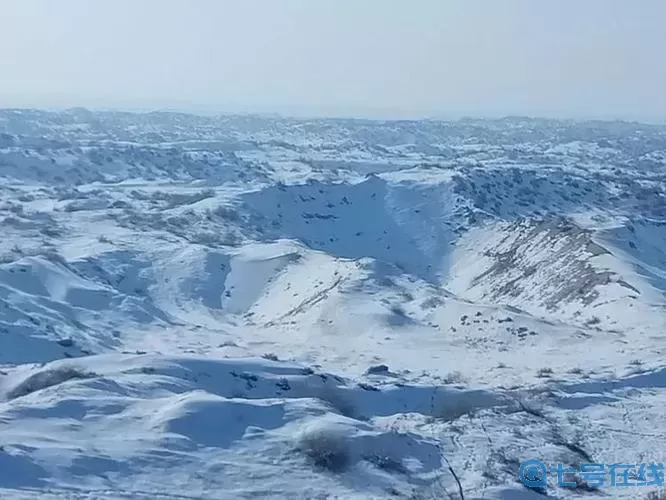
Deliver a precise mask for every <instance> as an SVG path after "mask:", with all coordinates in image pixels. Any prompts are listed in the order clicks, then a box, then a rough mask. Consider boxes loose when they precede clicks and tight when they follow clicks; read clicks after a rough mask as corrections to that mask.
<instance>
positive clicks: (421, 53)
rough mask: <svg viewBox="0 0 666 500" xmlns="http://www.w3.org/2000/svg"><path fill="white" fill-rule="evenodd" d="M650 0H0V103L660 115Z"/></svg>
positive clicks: (665, 61) (661, 88)
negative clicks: (0, 48)
mask: <svg viewBox="0 0 666 500" xmlns="http://www.w3.org/2000/svg"><path fill="white" fill-rule="evenodd" d="M664 19H666V1H664V0H636V1H631V0H235V1H231V0H57V1H55V0H0V47H2V50H0V107H49V108H53V107H56V108H62V107H73V106H84V107H89V108H106V109H108V108H120V109H178V110H186V111H195V112H210V113H217V112H251V113H256V112H259V113H280V114H288V115H296V116H300V115H310V116H315V115H328V116H365V117H371V118H372V117H381V118H392V117H394V118H405V117H421V116H424V117H456V116H463V115H465V116H503V115H529V116H554V117H563V118H605V119H613V118H623V119H639V120H657V121H664V120H666V55H665V53H666V29H664Z"/></svg>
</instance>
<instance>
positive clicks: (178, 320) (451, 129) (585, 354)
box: [0, 109, 666, 499]
mask: <svg viewBox="0 0 666 500" xmlns="http://www.w3.org/2000/svg"><path fill="white" fill-rule="evenodd" d="M665 152H666V128H664V127H658V126H648V125H641V124H633V123H602V122H582V123H577V122H564V121H561V122H560V121H549V120H531V119H527V118H507V119H504V120H494V121H483V120H461V121H458V122H437V121H401V122H373V121H364V120H293V119H287V118H265V117H261V116H222V117H197V116H189V115H185V114H176V113H148V114H141V115H139V114H131V113H116V112H104V113H101V112H99V113H98V112H90V111H87V110H82V109H74V110H69V111H63V112H59V113H50V112H43V111H38V110H0V178H2V179H3V182H2V183H1V185H0V223H1V224H2V230H3V235H4V238H2V239H1V240H0V422H2V426H3V432H2V433H0V494H1V495H2V498H11V499H13V498H17V499H24V498H26V499H27V498H53V499H65V498H100V499H115V498H118V499H121V498H127V499H129V498H132V499H134V498H146V499H148V498H150V499H162V498H164V499H194V498H197V499H226V498H229V499H236V498H294V499H300V498H306V499H320V498H341V499H342V498H343V499H354V498H357V499H383V498H406V499H429V498H459V497H460V496H461V492H462V496H464V498H465V499H471V498H475V499H480V498H489V499H493V498H495V499H500V498H501V499H514V498H518V499H519V498H526V499H527V498H541V497H542V496H541V495H540V494H538V493H535V492H533V491H531V490H528V489H526V488H525V487H523V486H522V485H521V484H520V482H519V481H518V465H519V463H520V462H521V461H523V460H526V459H531V458H539V459H542V460H543V461H545V462H548V463H549V464H551V465H553V466H554V465H555V464H556V463H557V462H563V463H565V464H567V465H569V466H577V464H579V463H581V462H585V461H597V462H605V463H611V462H630V463H631V462H650V461H657V462H658V461H664V460H665V459H666V457H664V456H663V453H664V452H663V446H662V445H661V443H663V439H664V437H665V436H664V434H663V433H662V432H661V431H660V429H661V427H663V425H662V421H663V415H664V414H665V413H666V412H665V410H666V408H665V401H666V399H664V398H665V396H666V394H665V393H664V388H665V387H666V385H665V383H664V382H665V381H666V378H665V377H664V369H665V366H666V365H665V364H664V361H663V359H664V353H665V351H664V349H665V348H664V345H665V344H664V341H665V340H666V337H665V335H666V307H665V301H666V187H665V186H666V166H665V164H666V153H665ZM119 436H121V437H122V439H119ZM637 436H640V437H641V439H636V437H637ZM600 490H601V491H595V490H594V488H592V487H590V486H586V485H585V484H583V483H581V484H580V485H579V487H577V488H575V489H566V488H558V487H557V486H556V485H555V484H554V482H552V483H551V485H550V487H549V489H548V495H549V496H551V497H554V498H578V497H581V498H582V497H586V496H599V494H605V495H607V496H608V497H610V498H636V495H637V494H638V495H639V497H640V495H643V496H644V495H646V494H647V492H648V491H649V488H643V489H636V488H628V489H622V488H610V487H605V488H601V489H600Z"/></svg>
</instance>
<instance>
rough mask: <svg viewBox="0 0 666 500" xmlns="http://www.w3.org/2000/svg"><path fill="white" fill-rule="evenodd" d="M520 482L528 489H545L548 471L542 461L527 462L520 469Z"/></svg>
mask: <svg viewBox="0 0 666 500" xmlns="http://www.w3.org/2000/svg"><path fill="white" fill-rule="evenodd" d="M518 474H519V475H520V481H521V482H522V483H523V484H524V485H525V486H527V487H528V488H545V487H546V483H547V477H546V476H547V474H548V469H547V468H546V465H545V464H544V463H543V462H542V461H540V460H527V461H525V462H523V463H522V464H520V469H518Z"/></svg>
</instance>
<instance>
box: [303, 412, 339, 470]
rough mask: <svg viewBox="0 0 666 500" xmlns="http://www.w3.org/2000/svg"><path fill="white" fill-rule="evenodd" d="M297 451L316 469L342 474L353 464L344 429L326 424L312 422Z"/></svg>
mask: <svg viewBox="0 0 666 500" xmlns="http://www.w3.org/2000/svg"><path fill="white" fill-rule="evenodd" d="M297 449H298V450H299V451H300V452H302V453H303V454H305V456H306V457H307V458H308V459H309V460H310V461H311V463H312V464H313V465H314V466H315V467H316V468H321V469H325V470H328V471H330V472H342V471H344V470H345V469H346V468H347V467H348V466H349V464H350V462H351V456H350V453H349V448H348V444H347V436H346V435H345V433H344V431H343V429H341V428H338V427H336V426H334V425H331V424H327V423H325V422H312V423H311V424H310V426H309V427H308V428H307V429H305V430H304V431H303V432H302V433H301V435H300V436H299V437H298V443H297Z"/></svg>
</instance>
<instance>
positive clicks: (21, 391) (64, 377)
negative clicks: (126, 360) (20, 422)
mask: <svg viewBox="0 0 666 500" xmlns="http://www.w3.org/2000/svg"><path fill="white" fill-rule="evenodd" d="M96 376H97V375H96V374H94V373H90V372H84V371H82V370H80V369H78V368H76V367H74V366H67V365H60V366H57V367H54V368H48V369H46V370H42V371H38V372H36V373H33V374H32V375H30V376H29V377H27V378H26V379H25V380H23V381H22V382H21V383H20V384H18V385H17V386H16V387H14V388H13V389H11V390H10V391H8V392H7V399H16V398H20V397H23V396H27V395H28V394H32V393H33V392H37V391H40V390H42V389H46V388H48V387H52V386H54V385H59V384H62V383H64V382H67V381H69V380H77V379H78V380H81V379H88V378H92V377H96Z"/></svg>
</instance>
